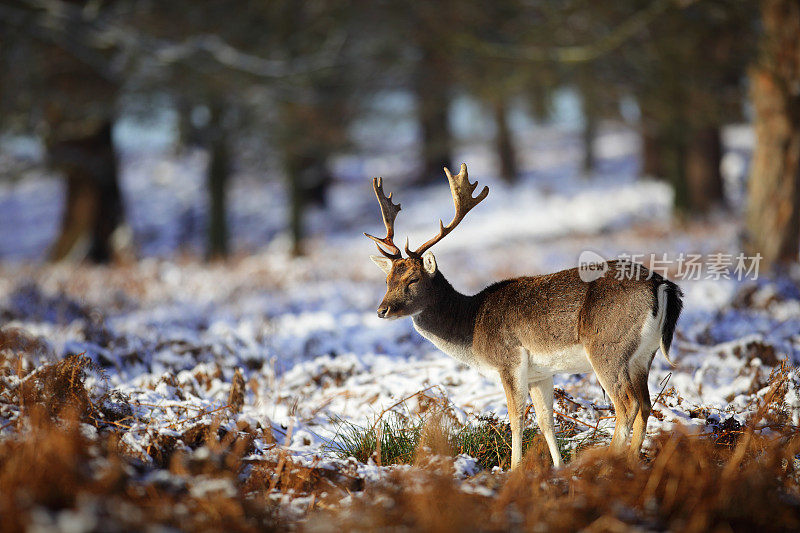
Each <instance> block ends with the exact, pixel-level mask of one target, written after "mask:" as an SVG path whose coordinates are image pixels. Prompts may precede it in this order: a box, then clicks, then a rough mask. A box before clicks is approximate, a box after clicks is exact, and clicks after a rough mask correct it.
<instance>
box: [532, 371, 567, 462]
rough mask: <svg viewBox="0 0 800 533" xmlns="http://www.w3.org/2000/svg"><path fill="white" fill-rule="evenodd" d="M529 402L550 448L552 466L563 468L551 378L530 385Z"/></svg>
mask: <svg viewBox="0 0 800 533" xmlns="http://www.w3.org/2000/svg"><path fill="white" fill-rule="evenodd" d="M530 392H531V400H533V408H534V409H535V410H536V423H537V424H539V431H541V432H542V435H544V440H545V441H547V447H548V448H550V456H551V457H552V458H553V466H555V467H556V468H560V467H561V466H563V464H564V463H563V461H562V460H561V452H560V451H559V449H558V444H557V443H556V432H555V429H554V421H553V377H552V376H551V377H549V378H546V379H542V380H540V381H536V382H534V383H531V384H530Z"/></svg>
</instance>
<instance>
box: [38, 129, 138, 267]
mask: <svg viewBox="0 0 800 533" xmlns="http://www.w3.org/2000/svg"><path fill="white" fill-rule="evenodd" d="M111 127H112V124H111V122H110V121H106V122H103V123H101V124H100V125H99V127H97V128H96V129H94V130H93V131H91V132H90V133H88V134H86V135H85V136H83V137H78V138H72V139H64V140H54V141H52V142H50V143H49V146H48V157H49V159H50V163H51V164H52V165H53V166H54V167H55V168H57V169H59V170H61V171H62V172H63V173H64V178H65V180H66V184H67V198H66V207H65V210H64V215H63V217H62V222H61V232H60V234H59V236H58V238H57V239H56V242H55V243H54V244H53V246H52V247H51V249H50V254H49V255H50V259H51V260H53V261H61V260H64V259H81V260H82V259H89V260H91V261H94V262H96V263H106V262H108V261H110V260H111V259H112V257H113V255H114V250H113V246H112V242H111V236H112V235H113V233H114V231H115V230H116V229H117V227H119V225H120V224H121V223H122V220H123V205H122V195H121V193H120V188H119V177H118V173H117V159H116V153H115V151H114V144H113V141H112V138H111Z"/></svg>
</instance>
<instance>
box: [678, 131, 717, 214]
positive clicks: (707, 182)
mask: <svg viewBox="0 0 800 533" xmlns="http://www.w3.org/2000/svg"><path fill="white" fill-rule="evenodd" d="M721 159H722V140H721V138H720V131H719V128H717V127H715V126H707V127H704V128H699V129H697V130H695V131H694V132H692V134H691V137H690V139H689V143H688V145H687V147H686V184H687V187H688V193H689V208H690V209H691V210H692V211H693V212H697V213H706V212H708V211H709V210H711V209H712V208H713V207H714V206H720V205H722V204H723V203H724V200H725V198H724V191H723V186H722V173H721V172H720V161H721Z"/></svg>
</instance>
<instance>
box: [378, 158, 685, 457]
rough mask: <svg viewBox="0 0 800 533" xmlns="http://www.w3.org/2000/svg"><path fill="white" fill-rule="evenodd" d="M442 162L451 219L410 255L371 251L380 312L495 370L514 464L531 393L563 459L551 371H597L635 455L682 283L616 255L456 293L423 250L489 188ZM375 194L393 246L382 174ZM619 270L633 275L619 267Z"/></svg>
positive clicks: (615, 443)
mask: <svg viewBox="0 0 800 533" xmlns="http://www.w3.org/2000/svg"><path fill="white" fill-rule="evenodd" d="M445 172H446V174H447V175H448V179H449V180H450V183H451V189H452V190H453V196H454V200H455V202H456V218H454V222H453V223H451V224H448V226H447V227H445V226H444V225H443V224H442V225H441V226H440V227H441V230H440V234H439V236H438V237H437V238H434V239H432V240H431V241H428V243H426V244H425V245H423V247H421V248H420V249H418V250H417V251H416V252H411V251H410V250H408V245H406V252H407V253H408V254H409V257H408V258H402V257H401V256H400V254H399V249H397V248H396V247H394V250H396V252H395V253H394V254H387V253H386V252H385V251H383V250H382V249H381V248H380V247H379V250H381V251H382V252H383V255H384V256H383V257H380V256H372V259H373V261H374V262H375V263H376V264H378V266H379V267H381V269H382V270H383V271H384V272H385V273H386V275H387V293H386V296H385V297H384V299H383V301H382V302H381V305H380V307H379V308H378V315H379V316H380V317H381V318H399V317H403V316H411V317H412V320H413V322H414V327H415V329H416V330H417V331H418V332H419V333H420V334H421V335H422V336H423V337H425V338H426V339H428V340H430V341H431V342H432V343H433V344H434V345H435V346H436V347H437V348H439V349H440V350H442V351H443V352H445V353H446V354H448V355H450V356H451V357H454V358H455V359H457V360H459V361H461V362H463V363H466V364H468V365H470V366H471V367H474V368H476V369H477V370H479V371H480V372H481V373H483V374H485V375H487V376H489V377H497V378H499V381H500V383H501V384H502V386H503V389H504V391H505V394H506V400H507V402H508V413H509V421H510V425H511V432H512V454H511V466H512V468H514V467H516V466H517V465H518V464H519V462H520V460H521V458H522V425H523V416H524V412H525V404H526V403H527V396H528V394H530V396H531V399H532V401H533V405H534V409H535V411H536V418H537V423H538V424H539V428H540V431H541V432H542V434H543V435H544V437H545V440H546V441H547V444H548V447H549V449H550V453H551V456H552V458H553V462H554V464H555V465H556V466H561V464H562V461H561V455H560V452H559V450H558V446H557V443H556V438H555V431H554V423H553V422H554V420H553V376H554V375H555V374H560V373H569V374H574V373H583V372H589V371H592V370H593V371H594V372H595V374H596V375H597V378H598V381H599V382H600V384H601V385H602V387H603V388H604V390H605V391H606V392H607V393H608V394H609V396H610V397H611V399H612V402H613V403H614V406H615V410H616V413H617V422H616V426H615V430H614V437H613V438H612V447H614V448H616V449H620V448H622V447H623V446H624V444H625V443H626V442H627V440H628V438H629V437H630V434H631V431H632V432H633V439H632V443H631V452H632V454H634V455H638V453H639V450H640V448H641V444H642V441H643V439H644V435H645V430H646V427H647V419H648V417H649V415H650V409H651V406H650V395H649V390H648V387H647V376H648V374H649V371H650V365H651V363H652V360H653V357H654V356H655V353H656V350H657V349H658V348H659V347H661V349H662V351H663V352H664V355H665V356H667V353H668V350H669V346H670V343H671V340H672V333H673V330H674V327H675V322H676V321H677V319H678V315H679V313H680V310H681V306H682V303H681V299H680V296H681V292H680V289H679V288H678V287H677V285H675V284H673V283H671V282H669V281H667V280H665V279H664V278H662V277H661V276H659V275H658V274H651V273H649V272H648V271H647V270H646V269H645V268H644V267H642V266H641V265H635V264H634V268H631V265H632V264H630V263H628V264H627V266H626V268H625V269H624V270H620V268H619V267H621V266H623V265H622V264H620V263H617V262H615V261H610V262H608V266H609V268H608V269H607V270H606V272H605V274H604V275H602V276H600V277H598V278H597V279H594V280H593V281H589V282H585V281H582V280H581V278H580V276H579V272H578V269H577V268H573V269H571V270H564V271H561V272H556V273H553V274H548V275H544V276H535V277H521V278H515V279H510V280H505V281H501V282H498V283H495V284H493V285H491V286H489V287H487V288H486V289H484V290H483V291H481V292H479V293H478V294H475V295H472V296H466V295H463V294H461V293H459V292H458V291H456V290H455V289H454V288H453V287H452V286H451V285H450V283H449V282H448V281H447V280H446V279H445V277H444V276H443V275H442V273H441V272H440V271H439V269H438V266H437V264H436V259H435V258H434V256H433V254H432V253H431V252H429V251H428V252H427V253H425V252H426V248H428V247H430V246H432V245H433V244H435V243H436V242H438V240H440V239H441V238H442V237H443V236H444V235H446V234H447V233H448V232H449V231H450V230H452V229H453V227H455V225H456V224H457V223H458V222H459V221H460V220H461V219H462V218H463V216H464V214H466V212H467V211H468V210H469V209H471V207H474V205H477V203H478V202H480V200H482V199H483V197H485V196H486V194H485V193H488V190H486V189H485V190H484V192H483V193H481V195H479V196H478V198H472V190H474V188H475V185H473V184H470V183H469V181H468V179H467V177H466V166H465V165H462V169H461V173H460V174H459V175H458V177H455V178H454V177H452V176H451V175H450V173H449V171H447V170H446V169H445ZM465 182H466V184H465ZM464 190H469V192H468V193H464ZM376 195H377V196H378V199H379V201H380V202H381V209H382V212H383V213H384V222H386V225H387V238H386V239H383V240H381V239H377V238H375V237H371V238H373V240H375V241H376V242H381V243H382V244H384V245H386V246H392V247H393V244H391V245H390V244H389V242H391V236H392V234H393V220H394V216H396V214H397V211H399V205H398V206H394V207H395V208H396V209H395V210H394V212H393V215H394V216H390V217H389V218H388V219H387V217H386V213H387V212H389V213H390V215H392V209H391V207H392V206H393V205H394V204H391V197H385V196H382V190H381V189H380V182H379V181H376ZM382 197H383V199H384V200H382ZM470 200H471V201H472V202H470ZM475 200H477V201H475ZM470 203H471V204H472V205H470ZM459 205H461V206H462V207H459ZM464 205H466V206H467V208H466V209H464V207H463V206H464ZM387 220H388V222H387ZM387 240H388V241H389V242H387ZM620 271H624V272H626V273H629V274H635V276H634V275H625V276H618V275H617V273H618V272H620ZM617 278H620V279H617Z"/></svg>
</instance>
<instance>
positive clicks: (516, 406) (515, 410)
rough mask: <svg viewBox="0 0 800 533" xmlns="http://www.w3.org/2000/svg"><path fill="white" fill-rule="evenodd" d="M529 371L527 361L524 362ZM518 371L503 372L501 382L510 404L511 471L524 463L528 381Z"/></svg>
mask: <svg viewBox="0 0 800 533" xmlns="http://www.w3.org/2000/svg"><path fill="white" fill-rule="evenodd" d="M523 363H524V364H523V365H521V366H524V367H525V368H526V369H527V360H526V361H524V362H523ZM515 370H516V371H509V372H501V373H500V381H501V382H502V383H503V390H504V391H505V393H506V402H507V403H508V421H509V424H510V425H511V469H512V470H513V469H515V468H516V467H517V466H518V465H519V464H520V462H521V461H522V429H523V425H524V422H523V418H524V416H525V400H526V395H527V391H526V390H525V387H524V385H525V383H527V379H522V378H523V377H524V376H521V375H520V374H521V373H522V370H521V369H515Z"/></svg>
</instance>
